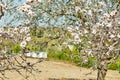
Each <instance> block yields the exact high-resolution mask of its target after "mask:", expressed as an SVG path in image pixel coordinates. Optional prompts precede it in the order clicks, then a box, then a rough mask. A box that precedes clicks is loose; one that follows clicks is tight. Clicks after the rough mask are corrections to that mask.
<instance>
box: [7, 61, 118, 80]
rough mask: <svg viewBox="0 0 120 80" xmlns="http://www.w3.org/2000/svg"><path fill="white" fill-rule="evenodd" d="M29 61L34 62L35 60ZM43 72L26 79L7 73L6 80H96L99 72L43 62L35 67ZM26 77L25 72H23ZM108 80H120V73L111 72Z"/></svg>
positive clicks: (65, 64)
mask: <svg viewBox="0 0 120 80" xmlns="http://www.w3.org/2000/svg"><path fill="white" fill-rule="evenodd" d="M28 61H32V62H34V61H35V59H34V60H33V59H29V60H28ZM35 68H36V69H39V70H40V71H41V72H40V73H39V72H33V74H34V75H31V74H29V78H28V79H25V78H23V77H22V76H21V75H19V74H18V73H17V72H15V71H13V72H11V71H7V72H6V77H8V78H9V79H5V80H96V75H97V71H94V72H92V74H88V75H86V74H87V73H89V72H90V69H86V68H81V67H78V66H75V65H73V64H68V63H65V62H60V61H43V62H41V63H40V64H37V65H36V66H35ZM21 73H22V74H23V75H25V72H24V71H21ZM106 80H120V73H118V72H117V71H112V70H109V71H108V73H107V76H106Z"/></svg>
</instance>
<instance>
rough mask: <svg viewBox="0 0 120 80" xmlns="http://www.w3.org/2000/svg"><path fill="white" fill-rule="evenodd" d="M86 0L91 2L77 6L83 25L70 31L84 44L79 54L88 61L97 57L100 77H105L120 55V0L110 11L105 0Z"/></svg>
mask: <svg viewBox="0 0 120 80" xmlns="http://www.w3.org/2000/svg"><path fill="white" fill-rule="evenodd" d="M86 3H88V5H86V7H83V8H82V7H80V6H76V7H75V10H76V12H77V13H78V15H79V16H80V17H81V18H82V20H81V27H80V28H73V29H68V31H70V32H71V34H74V35H73V37H74V39H73V41H74V42H75V43H76V44H79V46H80V45H82V50H80V53H81V55H82V56H83V60H84V62H88V58H89V57H93V58H94V60H96V64H95V66H96V68H97V70H98V74H97V80H105V76H106V73H107V67H108V64H110V63H112V62H114V61H115V60H116V59H118V57H119V55H120V22H119V18H120V12H119V8H118V7H119V3H120V2H119V1H118V3H116V4H115V5H116V7H115V9H111V10H110V9H109V5H108V4H107V3H106V2H105V1H101V2H92V1H91V0H87V1H86ZM84 16H85V17H84ZM78 36H79V37H78ZM76 37H77V38H76Z"/></svg>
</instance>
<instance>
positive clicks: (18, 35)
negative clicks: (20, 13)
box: [0, 27, 31, 49]
mask: <svg viewBox="0 0 120 80" xmlns="http://www.w3.org/2000/svg"><path fill="white" fill-rule="evenodd" d="M0 36H1V37H2V38H4V39H11V40H12V41H13V43H14V44H19V45H20V47H21V48H22V49H24V48H25V47H26V45H27V43H28V42H29V41H30V40H31V37H30V28H29V27H15V28H7V29H5V28H0Z"/></svg>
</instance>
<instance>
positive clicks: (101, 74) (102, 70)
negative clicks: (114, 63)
mask: <svg viewBox="0 0 120 80" xmlns="http://www.w3.org/2000/svg"><path fill="white" fill-rule="evenodd" d="M107 66H108V64H107V63H106V60H103V61H102V60H99V61H98V73H97V80H105V76H106V73H107Z"/></svg>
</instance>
